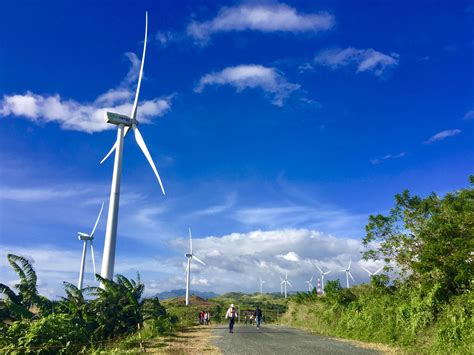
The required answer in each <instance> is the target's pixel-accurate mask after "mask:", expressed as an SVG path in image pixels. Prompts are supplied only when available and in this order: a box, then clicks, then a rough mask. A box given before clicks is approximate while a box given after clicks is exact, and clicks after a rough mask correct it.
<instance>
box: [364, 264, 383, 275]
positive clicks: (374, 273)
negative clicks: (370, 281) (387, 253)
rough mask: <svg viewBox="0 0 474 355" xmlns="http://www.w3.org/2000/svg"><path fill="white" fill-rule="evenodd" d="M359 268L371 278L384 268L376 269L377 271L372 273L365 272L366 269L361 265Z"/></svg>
mask: <svg viewBox="0 0 474 355" xmlns="http://www.w3.org/2000/svg"><path fill="white" fill-rule="evenodd" d="M361 268H362V269H363V270H364V271H365V272H366V273H368V274H369V277H372V276H374V275H377V274H378V273H379V272H380V271H382V269H383V268H384V267H383V266H382V267H381V268H379V269H377V271H375V272H372V271H370V270H367V269H366V268H365V267H363V266H362V265H361Z"/></svg>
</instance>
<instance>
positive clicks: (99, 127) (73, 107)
mask: <svg viewBox="0 0 474 355" xmlns="http://www.w3.org/2000/svg"><path fill="white" fill-rule="evenodd" d="M126 56H127V58H128V59H129V60H130V63H131V69H130V70H129V72H128V74H127V75H126V77H125V79H124V80H123V82H122V84H121V85H120V86H119V87H117V88H114V89H110V90H108V91H107V92H105V93H103V94H101V95H99V96H98V97H97V98H96V100H95V101H94V102H91V103H80V102H78V101H75V100H72V99H69V100H68V99H63V98H61V96H60V95H59V94H55V95H38V94H35V93H32V92H30V91H27V92H26V93H25V94H16V95H5V96H4V97H3V99H2V100H1V101H0V116H3V117H6V116H17V117H24V118H26V119H29V120H30V121H33V122H36V123H48V122H55V123H58V124H59V125H60V126H61V128H63V129H67V130H74V131H82V132H88V133H93V132H100V131H104V130H107V129H112V128H113V127H112V125H110V124H107V123H105V121H104V114H105V112H107V111H114V112H118V113H122V114H127V115H128V114H130V112H131V110H132V103H131V100H132V98H133V95H134V92H133V90H132V89H131V85H132V84H133V83H135V82H136V79H137V75H138V68H139V65H140V61H139V59H138V58H137V56H136V55H135V54H133V53H126ZM170 108H171V98H170V97H167V98H154V99H151V100H142V101H141V103H140V105H139V107H138V118H139V120H140V121H141V122H144V123H147V122H150V120H151V118H153V117H157V116H162V115H164V114H165V113H166V112H168V111H169V110H170Z"/></svg>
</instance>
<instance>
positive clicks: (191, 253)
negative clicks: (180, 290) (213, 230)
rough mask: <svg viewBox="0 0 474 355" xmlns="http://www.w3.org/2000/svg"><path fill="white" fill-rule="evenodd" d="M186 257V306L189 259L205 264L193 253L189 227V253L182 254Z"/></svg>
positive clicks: (187, 300) (189, 277)
mask: <svg viewBox="0 0 474 355" xmlns="http://www.w3.org/2000/svg"><path fill="white" fill-rule="evenodd" d="M184 256H185V257H187V258H188V266H187V267H186V306H187V305H189V281H190V279H191V260H193V259H196V261H198V262H200V263H201V264H203V265H206V263H205V262H204V261H202V260H201V259H199V258H198V257H197V256H196V255H194V254H193V238H192V236H191V228H189V253H187V254H184Z"/></svg>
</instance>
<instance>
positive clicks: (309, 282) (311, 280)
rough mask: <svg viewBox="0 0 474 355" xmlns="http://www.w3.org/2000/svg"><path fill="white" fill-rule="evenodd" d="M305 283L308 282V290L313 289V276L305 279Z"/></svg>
mask: <svg viewBox="0 0 474 355" xmlns="http://www.w3.org/2000/svg"><path fill="white" fill-rule="evenodd" d="M305 282H306V283H307V284H308V292H311V290H312V289H313V284H312V282H313V276H311V278H310V279H309V280H308V281H305Z"/></svg>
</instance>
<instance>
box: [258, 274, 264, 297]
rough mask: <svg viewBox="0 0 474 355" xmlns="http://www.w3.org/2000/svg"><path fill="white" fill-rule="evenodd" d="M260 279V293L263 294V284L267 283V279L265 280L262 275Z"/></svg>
mask: <svg viewBox="0 0 474 355" xmlns="http://www.w3.org/2000/svg"><path fill="white" fill-rule="evenodd" d="M258 279H259V281H260V294H263V284H264V283H265V281H263V280H262V279H261V278H260V277H259V278H258Z"/></svg>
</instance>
